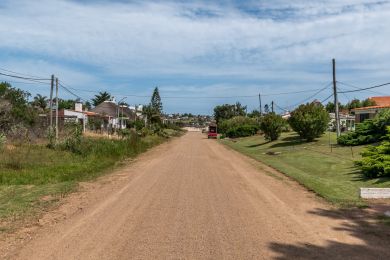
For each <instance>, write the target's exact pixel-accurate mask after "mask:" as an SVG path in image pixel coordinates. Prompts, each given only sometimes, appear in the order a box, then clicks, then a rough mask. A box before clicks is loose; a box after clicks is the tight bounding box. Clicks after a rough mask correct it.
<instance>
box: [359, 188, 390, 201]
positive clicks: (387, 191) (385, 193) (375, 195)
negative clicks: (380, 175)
mask: <svg viewBox="0 0 390 260" xmlns="http://www.w3.org/2000/svg"><path fill="white" fill-rule="evenodd" d="M360 197H361V198H363V199H390V188H360Z"/></svg>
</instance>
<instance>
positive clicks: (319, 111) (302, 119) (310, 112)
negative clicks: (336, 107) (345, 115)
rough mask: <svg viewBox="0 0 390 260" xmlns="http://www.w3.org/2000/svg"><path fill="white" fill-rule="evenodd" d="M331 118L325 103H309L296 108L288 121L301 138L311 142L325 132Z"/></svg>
mask: <svg viewBox="0 0 390 260" xmlns="http://www.w3.org/2000/svg"><path fill="white" fill-rule="evenodd" d="M329 120H330V118H329V114H328V112H326V110H325V109H324V106H323V105H321V104H317V103H307V104H305V105H300V106H299V107H298V108H297V109H295V110H294V111H293V112H292V113H291V117H290V118H289V120H288V122H289V124H290V126H291V128H292V129H293V130H294V131H295V132H297V133H298V134H299V136H300V137H301V138H303V139H306V140H307V141H308V142H310V141H313V140H314V139H315V138H317V137H320V136H321V135H322V134H323V133H324V132H325V130H326V129H327V127H328V123H329Z"/></svg>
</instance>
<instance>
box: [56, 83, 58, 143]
mask: <svg viewBox="0 0 390 260" xmlns="http://www.w3.org/2000/svg"><path fill="white" fill-rule="evenodd" d="M57 142H58V78H56V143H57Z"/></svg>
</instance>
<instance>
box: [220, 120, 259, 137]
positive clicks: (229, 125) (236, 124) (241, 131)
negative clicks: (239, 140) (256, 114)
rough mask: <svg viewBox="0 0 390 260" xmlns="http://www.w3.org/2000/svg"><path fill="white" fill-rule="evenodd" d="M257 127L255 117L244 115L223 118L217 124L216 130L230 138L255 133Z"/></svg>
mask: <svg viewBox="0 0 390 260" xmlns="http://www.w3.org/2000/svg"><path fill="white" fill-rule="evenodd" d="M259 129H260V127H259V124H258V123H257V121H256V119H254V118H249V117H244V116H236V117H233V118H231V119H228V120H224V121H222V122H221V123H220V124H219V125H218V132H219V133H221V134H224V135H226V136H227V137H230V138H236V137H245V136H251V135H255V134H256V133H257V131H258V130H259Z"/></svg>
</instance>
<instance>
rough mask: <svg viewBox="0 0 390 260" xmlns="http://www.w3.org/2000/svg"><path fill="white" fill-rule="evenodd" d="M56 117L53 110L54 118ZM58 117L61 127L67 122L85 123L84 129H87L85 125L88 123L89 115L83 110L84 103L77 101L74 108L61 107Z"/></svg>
mask: <svg viewBox="0 0 390 260" xmlns="http://www.w3.org/2000/svg"><path fill="white" fill-rule="evenodd" d="M55 117H56V112H55V111H53V118H55ZM58 119H59V124H60V126H59V127H61V128H62V127H63V126H64V124H66V123H80V124H81V125H83V131H85V126H86V125H87V123H88V116H87V115H86V114H85V113H84V112H83V104H82V103H78V102H76V103H75V108H74V110H73V109H60V110H58Z"/></svg>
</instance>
